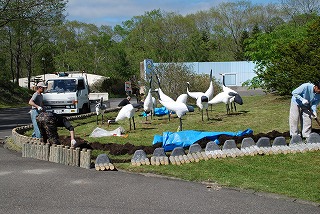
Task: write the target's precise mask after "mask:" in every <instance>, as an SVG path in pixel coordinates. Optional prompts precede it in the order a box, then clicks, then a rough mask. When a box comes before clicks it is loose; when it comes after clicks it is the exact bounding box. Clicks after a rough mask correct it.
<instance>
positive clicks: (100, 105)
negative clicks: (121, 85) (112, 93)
mask: <svg viewBox="0 0 320 214" xmlns="http://www.w3.org/2000/svg"><path fill="white" fill-rule="evenodd" d="M106 109H107V105H106V104H104V103H103V97H100V101H99V102H98V103H97V104H96V114H97V119H96V120H97V125H98V117H99V115H100V114H101V124H103V114H104V112H105V111H106Z"/></svg>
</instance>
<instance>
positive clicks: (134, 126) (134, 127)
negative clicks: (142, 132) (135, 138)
mask: <svg viewBox="0 0 320 214" xmlns="http://www.w3.org/2000/svg"><path fill="white" fill-rule="evenodd" d="M132 122H133V130H136V124H135V122H134V117H132Z"/></svg>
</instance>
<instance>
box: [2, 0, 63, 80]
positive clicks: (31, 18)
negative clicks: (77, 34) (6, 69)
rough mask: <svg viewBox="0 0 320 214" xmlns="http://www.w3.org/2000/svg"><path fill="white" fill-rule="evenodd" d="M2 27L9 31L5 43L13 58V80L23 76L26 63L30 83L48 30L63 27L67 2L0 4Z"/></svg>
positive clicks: (34, 0) (23, 0) (24, 0)
mask: <svg viewBox="0 0 320 214" xmlns="http://www.w3.org/2000/svg"><path fill="white" fill-rule="evenodd" d="M1 3H2V4H1V6H2V7H1V10H2V12H3V13H2V14H1V16H0V26H2V27H3V29H4V31H6V37H5V40H4V41H2V43H4V44H6V45H5V47H6V48H7V50H8V52H9V53H10V58H11V61H10V63H11V73H12V79H15V82H16V84H18V82H19V81H18V80H19V78H20V76H21V72H22V69H23V61H24V62H26V63H27V68H28V76H29V79H30V76H31V70H32V68H33V65H32V62H33V61H35V60H33V59H34V58H35V57H38V56H36V52H37V50H39V48H38V47H37V46H38V44H39V43H40V42H44V41H46V40H43V39H40V38H48V35H47V34H45V32H48V31H46V29H48V28H50V27H51V26H53V25H55V24H58V23H61V21H62V20H63V18H64V15H63V10H64V7H65V4H66V2H65V1H63V0H46V1H44V0H40V1H39V0H14V1H13V0H12V1H10V0H7V1H2V2H1Z"/></svg>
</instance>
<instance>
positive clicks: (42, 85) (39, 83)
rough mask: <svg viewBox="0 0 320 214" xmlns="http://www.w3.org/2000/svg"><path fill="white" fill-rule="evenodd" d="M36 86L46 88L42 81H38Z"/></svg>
mask: <svg viewBox="0 0 320 214" xmlns="http://www.w3.org/2000/svg"><path fill="white" fill-rule="evenodd" d="M37 87H42V88H47V86H46V85H45V84H44V83H43V82H38V84H37Z"/></svg>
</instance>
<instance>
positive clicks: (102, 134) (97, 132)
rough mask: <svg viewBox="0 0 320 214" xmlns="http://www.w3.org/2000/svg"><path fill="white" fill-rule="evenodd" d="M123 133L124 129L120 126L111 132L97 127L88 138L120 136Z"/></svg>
mask: <svg viewBox="0 0 320 214" xmlns="http://www.w3.org/2000/svg"><path fill="white" fill-rule="evenodd" d="M124 131H125V130H124V128H122V127H121V126H119V127H118V128H116V129H115V130H113V131H107V130H104V129H102V128H99V127H97V128H95V129H94V130H93V132H92V133H91V134H90V136H89V137H109V136H122V134H123V133H124Z"/></svg>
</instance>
